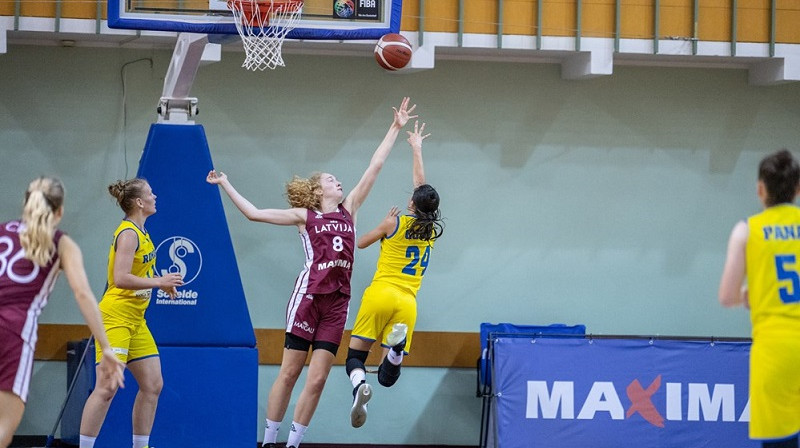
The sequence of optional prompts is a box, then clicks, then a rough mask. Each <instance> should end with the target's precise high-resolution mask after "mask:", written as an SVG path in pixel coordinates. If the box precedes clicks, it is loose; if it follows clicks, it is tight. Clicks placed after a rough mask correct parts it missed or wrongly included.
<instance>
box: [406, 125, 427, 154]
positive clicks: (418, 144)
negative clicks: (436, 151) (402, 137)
mask: <svg viewBox="0 0 800 448" xmlns="http://www.w3.org/2000/svg"><path fill="white" fill-rule="evenodd" d="M424 132H425V123H422V126H420V125H419V121H415V122H414V132H411V131H406V133H408V139H407V141H408V144H409V145H411V147H412V148H422V141H423V140H425V139H426V138H428V137H429V136H430V135H431V134H430V132H429V133H427V134H423V133H424Z"/></svg>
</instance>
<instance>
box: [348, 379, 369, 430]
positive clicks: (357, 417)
mask: <svg viewBox="0 0 800 448" xmlns="http://www.w3.org/2000/svg"><path fill="white" fill-rule="evenodd" d="M370 398H372V387H371V386H370V385H369V384H367V383H366V382H363V383H361V384H359V385H358V386H356V387H355V388H354V389H353V407H352V408H350V424H351V425H353V428H360V427H362V426H363V425H364V422H366V421H367V402H368V401H369V399H370Z"/></svg>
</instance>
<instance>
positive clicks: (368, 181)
mask: <svg viewBox="0 0 800 448" xmlns="http://www.w3.org/2000/svg"><path fill="white" fill-rule="evenodd" d="M409 101H410V99H409V98H408V97H405V98H403V101H402V102H401V103H400V107H399V108H395V107H393V108H392V109H393V110H394V120H393V121H392V124H391V126H389V130H388V131H387V132H386V136H384V137H383V141H381V143H380V145H378V148H377V149H376V150H375V153H374V154H373V155H372V159H371V160H370V162H369V166H368V167H367V169H366V171H364V174H363V175H362V176H361V180H359V181H358V184H356V186H355V187H353V190H352V191H350V194H348V195H347V197H346V198H345V200H344V207H345V208H346V209H347V210H349V211H350V214H351V215H353V220H355V216H356V212H358V209H359V208H360V207H361V204H363V203H364V200H366V199H367V195H369V192H370V191H371V190H372V186H373V185H374V184H375V179H377V178H378V173H380V171H381V169H382V168H383V163H384V162H385V161H386V158H387V157H388V156H389V153H390V152H391V151H392V147H393V146H394V142H395V140H397V135H398V134H399V133H400V129H402V128H403V126H405V125H406V123H408V120H410V119H412V118H416V117H417V115H411V113H412V112H414V109H415V108H416V107H417V105H416V104H414V105H412V106H410V107H409V105H408V103H409Z"/></svg>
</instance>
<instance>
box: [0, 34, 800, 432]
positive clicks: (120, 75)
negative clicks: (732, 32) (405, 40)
mask: <svg viewBox="0 0 800 448" xmlns="http://www.w3.org/2000/svg"><path fill="white" fill-rule="evenodd" d="M170 55H171V50H166V51H164V50H152V51H150V50H125V49H105V48H103V49H101V48H55V47H36V46H11V47H9V51H8V53H7V54H5V55H2V56H0V80H2V82H0V166H2V170H3V175H2V180H0V183H2V191H3V192H4V194H3V195H2V197H0V219H2V220H6V219H11V218H15V217H17V215H18V214H19V210H20V205H21V201H22V194H23V191H24V188H25V187H26V186H27V183H28V182H29V181H30V179H31V178H33V177H35V176H38V175H40V174H55V175H58V176H60V177H61V178H62V179H63V180H64V181H65V183H66V185H67V195H68V196H67V203H66V205H67V209H66V214H65V217H64V220H63V223H62V228H64V229H65V230H67V231H68V232H69V233H70V234H71V235H72V236H73V237H74V238H75V240H76V241H77V242H78V243H79V244H80V245H81V247H82V249H83V253H84V258H85V264H86V268H87V271H88V274H89V278H90V282H91V284H92V286H93V287H94V290H95V291H96V292H97V293H98V294H100V293H101V291H102V289H103V285H104V283H105V269H106V254H107V250H108V244H109V242H110V236H111V233H112V231H113V230H114V228H115V227H116V225H117V224H118V222H119V220H120V218H122V214H121V212H120V211H119V209H118V208H117V207H116V205H115V204H114V202H113V198H112V197H111V196H110V195H109V194H108V193H107V190H106V186H107V185H108V184H109V183H111V182H113V181H114V180H116V179H120V178H124V177H126V176H128V177H130V176H132V175H133V174H134V173H135V172H136V167H137V164H138V159H139V156H140V154H141V150H142V148H143V146H144V142H145V138H146V136H147V131H148V128H149V126H150V124H151V123H153V122H154V121H155V120H156V114H155V107H156V104H157V101H158V98H159V95H160V93H161V89H162V83H163V77H164V74H165V73H166V69H167V65H168V62H169V58H170ZM242 57H243V55H242V54H241V53H238V52H225V53H224V55H223V61H222V62H220V63H216V64H212V65H208V66H204V67H201V68H200V70H199V72H198V76H197V79H196V82H195V85H194V88H193V90H192V95H194V96H197V97H198V98H199V101H200V102H199V107H200V115H199V116H198V123H200V124H202V125H203V126H204V127H205V130H206V133H207V137H208V140H209V145H210V147H211V154H212V158H213V159H214V162H215V165H216V167H217V168H218V169H221V170H223V171H225V172H226V173H227V174H228V175H229V177H230V179H231V181H232V182H233V184H234V185H235V186H236V187H237V189H239V191H240V192H241V193H242V194H244V195H245V196H246V197H247V198H248V199H250V200H251V201H252V202H253V203H254V204H256V205H257V206H259V207H283V206H285V201H284V199H283V197H282V193H283V187H284V183H285V182H286V181H287V180H289V179H290V178H291V175H292V174H295V173H296V174H299V175H308V174H309V173H311V172H312V171H314V170H322V171H326V172H332V173H334V174H335V175H336V176H337V177H338V178H339V179H341V180H342V182H343V183H344V188H345V190H349V189H350V188H351V187H352V186H353V185H354V184H355V182H357V180H358V178H359V176H360V175H361V173H362V172H363V169H364V168H365V167H366V165H367V163H368V160H369V158H370V156H371V154H372V151H373V150H374V148H375V146H376V145H377V144H378V143H379V142H380V140H381V138H382V137H383V135H384V133H385V131H386V129H387V128H388V126H389V123H390V122H391V118H392V112H391V107H392V106H395V105H397V104H399V102H400V99H401V98H402V97H403V96H404V95H408V96H411V98H412V100H413V101H414V102H416V103H417V104H418V107H417V112H419V113H420V115H421V117H420V119H421V120H423V121H425V122H426V123H427V124H428V128H427V129H428V130H429V131H430V132H431V133H432V136H431V137H430V138H429V139H428V140H426V142H425V148H424V154H425V164H426V172H427V175H428V180H429V182H430V183H432V184H433V185H434V186H436V187H437V188H438V190H439V192H440V194H441V196H442V211H443V214H444V216H445V217H446V219H447V221H446V223H447V227H446V230H445V234H444V237H443V238H442V239H441V240H440V242H439V243H437V247H436V250H435V252H434V254H433V256H432V258H431V262H430V265H429V268H428V271H427V273H428V275H427V278H426V279H425V282H424V284H423V286H422V289H421V290H420V293H419V296H418V303H419V321H418V324H417V328H418V330H420V331H426V332H476V333H477V331H478V326H479V324H480V323H481V322H513V323H519V324H549V323H554V322H560V323H567V324H576V323H581V324H585V325H586V326H587V331H589V332H591V333H595V334H659V335H678V336H743V337H746V336H749V331H750V327H749V321H748V316H747V314H746V312H744V311H743V310H725V309H722V308H721V307H720V306H719V305H718V304H717V300H716V291H717V285H718V280H719V275H720V272H721V269H722V263H723V258H724V255H725V246H726V242H727V237H728V234H729V232H730V229H731V228H732V226H733V225H734V223H735V222H736V220H738V219H741V218H743V217H746V216H747V215H749V214H752V213H754V212H756V211H758V210H759V204H758V202H757V199H756V196H755V180H756V166H757V163H758V161H759V160H760V159H761V157H763V156H764V155H766V154H767V153H769V152H771V151H774V150H776V149H778V148H781V147H787V148H789V149H792V150H794V151H795V152H796V153H797V154H800V130H798V125H797V124H798V123H799V122H800V108H799V107H798V100H799V99H800V85H799V84H796V83H795V84H784V85H780V86H773V87H752V86H749V85H748V84H747V73H746V72H745V71H743V70H739V69H727V70H725V69H699V68H663V67H662V68H656V67H631V66H621V67H615V70H614V74H613V75H612V76H609V77H602V78H596V79H593V80H588V81H563V80H561V79H560V76H559V66H558V65H549V64H539V65H536V64H519V63H498V62H491V63H490V62H468V61H456V60H441V61H437V63H436V68H435V69H433V70H430V71H422V72H418V73H411V74H404V75H403V74H399V75H398V74H394V75H393V74H388V73H384V72H382V71H381V70H380V69H379V68H378V67H377V65H376V64H375V62H374V60H372V59H371V57H368V56H365V57H354V56H351V57H343V56H342V57H333V56H327V57H326V56H313V55H299V54H285V55H284V58H285V60H286V63H287V65H288V67H287V68H285V69H280V70H277V71H275V72H269V73H249V72H246V71H245V70H243V69H241V68H240V67H239V65H240V64H241V60H242ZM151 61H152V66H151ZM167 169H171V170H177V169H180V167H168V168H167ZM176 188H180V186H176ZM410 191H411V157H410V151H409V150H408V145H407V144H406V143H405V141H404V138H400V139H398V143H397V144H396V146H395V149H394V151H393V153H392V154H391V156H390V158H389V160H388V162H387V164H386V166H385V167H384V170H383V172H382V173H381V175H380V178H379V179H378V182H377V184H376V186H375V188H374V189H373V192H372V194H371V195H370V197H369V199H368V200H367V202H366V203H365V204H364V206H363V207H362V209H361V210H360V212H359V213H358V228H359V231H360V232H362V233H363V232H365V231H368V230H370V229H371V228H372V227H374V226H375V225H376V224H377V223H378V222H379V221H380V220H381V218H383V216H384V215H385V213H386V212H387V211H388V209H389V208H390V207H391V206H392V205H399V206H404V205H405V204H406V202H407V200H408V197H409V194H410ZM155 193H156V194H158V193H159V192H158V191H156V192H155ZM186 200H189V201H191V200H192V198H191V197H187V198H186ZM223 202H224V203H225V206H226V211H227V214H228V222H229V226H230V229H231V235H232V238H233V244H234V247H235V250H236V255H237V259H238V263H239V267H240V269H241V277H242V281H243V284H244V288H245V293H246V296H247V300H248V305H249V307H250V314H251V317H252V320H253V324H254V327H256V328H259V329H279V328H282V326H283V313H284V308H285V304H286V300H287V298H288V294H289V292H290V290H291V287H292V284H293V281H294V278H295V276H296V274H297V272H298V271H299V268H300V266H301V263H302V261H303V256H302V251H301V249H300V242H299V238H298V237H297V234H296V230H294V229H292V228H290V227H277V226H268V225H264V224H257V223H251V222H249V221H247V220H246V219H245V218H244V217H243V216H241V214H240V213H239V212H238V211H237V210H236V209H235V208H234V207H233V206H232V205H231V203H230V201H229V200H227V199H224V201H223ZM197 206H198V207H201V206H202V204H197ZM377 254H378V248H377V246H376V247H371V248H369V249H366V250H362V251H359V252H358V253H357V255H356V264H355V272H354V276H353V289H354V292H355V293H356V294H355V296H354V300H353V305H352V310H353V313H352V314H353V315H352V316H351V317H350V320H349V322H348V325H352V321H353V318H354V317H355V316H354V314H355V310H356V309H357V306H358V303H359V297H358V293H359V292H360V291H362V290H363V289H364V288H365V286H366V285H367V284H368V283H369V280H370V279H371V275H372V273H373V270H374V266H375V261H376V259H377ZM42 322H44V323H53V324H78V323H81V317H80V314H79V313H78V311H77V308H76V307H75V305H74V301H73V300H72V298H71V295H70V293H69V288H68V287H67V285H66V282H65V281H64V280H61V281H60V282H59V285H58V286H57V288H56V290H55V292H54V294H53V295H52V300H51V304H50V305H48V307H47V308H46V309H45V311H44V313H43V315H42ZM441 350H443V351H448V350H450V347H448V346H442V347H441ZM412 356H413V355H412ZM276 372H277V367H276V366H272V365H268V366H262V367H261V370H260V384H259V393H260V397H259V406H260V407H261V408H262V409H261V411H260V414H259V419H263V406H264V404H265V402H266V395H267V392H268V390H269V387H270V385H271V383H272V380H273V379H274V377H275V374H276ZM65 376H66V374H65V368H64V363H62V362H39V363H37V365H36V367H35V375H34V389H35V390H33V391H32V397H31V403H30V405H29V406H28V411H27V413H26V416H25V419H24V421H23V424H22V426H21V428H20V431H19V434H47V433H48V432H49V431H50V428H51V426H52V424H53V422H54V421H55V417H56V413H57V408H56V407H57V404H59V403H60V401H61V399H62V398H63V391H64V390H65V387H66V386H65V382H66V379H65ZM474 381H475V376H474V372H473V371H472V370H471V369H464V368H460V369H446V368H414V369H407V370H406V372H405V373H404V376H403V379H402V380H401V381H400V384H398V385H397V386H396V388H395V389H393V390H391V391H387V390H384V389H379V390H378V393H377V395H376V397H375V399H374V400H373V402H371V404H370V412H371V414H370V421H369V423H368V424H367V425H366V426H365V427H364V428H362V429H361V430H358V431H356V430H351V429H350V428H349V427H348V423H347V412H348V411H349V400H350V387H349V382H348V381H347V379H346V377H345V375H344V370H343V368H342V367H334V370H333V372H332V373H331V377H330V379H329V382H328V387H327V389H326V391H325V393H324V395H323V398H322V401H321V404H320V407H319V409H318V411H317V414H316V417H315V419H314V421H313V422H312V426H311V429H310V430H309V433H308V434H307V436H306V441H307V442H310V443H322V442H327V443H370V442H372V443H375V442H378V441H379V442H380V443H387V444H451V445H470V444H476V443H477V440H478V435H479V428H478V423H479V417H480V400H479V399H477V398H475V397H474V387H475V383H474ZM298 392H299V391H298ZM292 403H294V401H293V402H292ZM212 405H213V404H212ZM452 412H456V413H457V414H456V418H455V419H453V420H450V419H448V421H447V423H445V421H444V420H443V419H442V418H441V416H445V415H452ZM290 413H291V409H290ZM398 414H399V415H398ZM398 422H401V423H399V424H398ZM255 425H256V424H255V423H254V427H255ZM261 426H262V425H261V423H260V422H259V423H258V428H259V429H258V431H257V436H258V437H259V438H260V437H261V435H262V431H263V428H261ZM287 429H288V423H287V424H286V425H285V427H284V428H283V430H282V437H284V436H283V433H284V432H285V431H286V430H287ZM283 440H285V438H283Z"/></svg>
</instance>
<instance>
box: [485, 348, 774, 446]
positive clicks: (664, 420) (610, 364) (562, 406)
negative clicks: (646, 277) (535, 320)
mask: <svg viewBox="0 0 800 448" xmlns="http://www.w3.org/2000/svg"><path fill="white" fill-rule="evenodd" d="M749 353H750V343H749V342H709V341H679V340H664V339H647V338H640V339H622V338H620V339H597V338H596V339H592V338H547V337H541V338H518V337H514V338H511V337H500V338H498V339H496V340H495V341H494V345H493V357H492V359H493V368H494V381H493V382H494V387H493V393H494V397H495V398H494V409H493V415H494V418H495V422H494V424H495V425H494V426H495V428H496V440H495V442H496V445H497V446H498V447H499V448H531V447H536V446H542V447H547V448H585V447H593V448H625V447H629V448H641V447H648V448H686V447H730V448H734V447H736V448H744V447H753V448H755V447H758V446H759V444H758V443H756V442H754V441H751V440H749V439H748V422H749V420H750V407H749V399H748V360H749Z"/></svg>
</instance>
